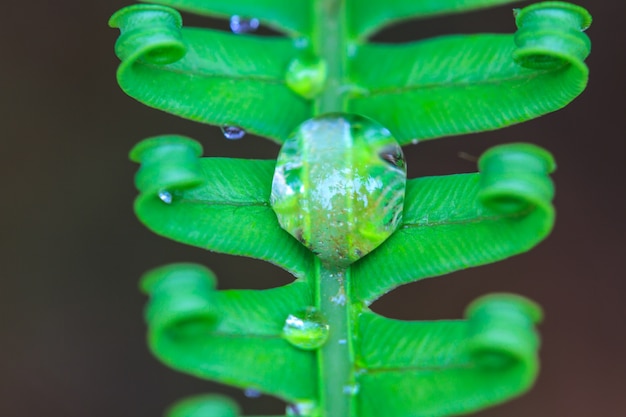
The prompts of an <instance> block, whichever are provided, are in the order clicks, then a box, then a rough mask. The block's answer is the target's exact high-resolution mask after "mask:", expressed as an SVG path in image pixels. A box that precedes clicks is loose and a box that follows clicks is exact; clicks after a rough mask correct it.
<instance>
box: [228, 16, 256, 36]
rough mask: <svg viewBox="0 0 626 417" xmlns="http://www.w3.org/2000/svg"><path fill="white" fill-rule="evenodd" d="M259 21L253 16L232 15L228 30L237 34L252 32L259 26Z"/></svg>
mask: <svg viewBox="0 0 626 417" xmlns="http://www.w3.org/2000/svg"><path fill="white" fill-rule="evenodd" d="M259 23H260V22H259V19H257V18H254V17H253V18H251V19H245V18H243V17H241V16H238V15H234V16H231V18H230V30H232V32H233V33H237V34H240V33H249V32H254V31H255V30H257V29H258V28H259Z"/></svg>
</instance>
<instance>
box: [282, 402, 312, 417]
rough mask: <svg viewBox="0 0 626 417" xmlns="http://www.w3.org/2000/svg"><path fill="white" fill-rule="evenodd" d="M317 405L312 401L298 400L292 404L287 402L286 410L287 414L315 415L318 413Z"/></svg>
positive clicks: (308, 416)
mask: <svg viewBox="0 0 626 417" xmlns="http://www.w3.org/2000/svg"><path fill="white" fill-rule="evenodd" d="M316 410H317V407H316V405H315V402H313V401H299V402H297V403H293V404H287V410H286V411H287V412H286V414H287V415H288V416H304V417H315V416H317V415H318V414H317V413H316Z"/></svg>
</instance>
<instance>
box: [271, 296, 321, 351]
mask: <svg viewBox="0 0 626 417" xmlns="http://www.w3.org/2000/svg"><path fill="white" fill-rule="evenodd" d="M329 329H330V326H329V325H328V323H327V322H326V320H325V319H324V316H322V313H320V312H319V311H318V310H317V309H316V308H315V307H306V308H304V309H302V310H299V311H297V312H295V313H292V314H290V315H289V316H287V319H286V320H285V325H284V326H283V333H282V336H283V337H284V338H285V340H287V341H288V342H289V343H291V344H292V345H294V346H295V347H297V348H300V349H305V350H312V349H317V348H319V347H320V346H322V345H323V344H324V343H326V340H328V332H329Z"/></svg>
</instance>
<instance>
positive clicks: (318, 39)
mask: <svg viewBox="0 0 626 417" xmlns="http://www.w3.org/2000/svg"><path fill="white" fill-rule="evenodd" d="M314 8H315V9H314V16H315V17H314V29H313V38H312V43H313V49H314V51H315V54H316V55H317V56H318V57H320V58H321V59H322V60H323V61H324V62H325V63H326V69H327V78H326V83H325V86H324V90H323V91H322V93H321V94H320V95H319V96H318V97H317V98H316V100H315V106H314V109H315V110H314V111H315V115H320V114H325V113H331V112H342V111H345V106H346V100H345V93H346V92H345V89H344V86H345V85H346V73H347V69H346V65H347V64H346V62H347V48H348V42H347V39H348V37H347V32H346V7H345V4H344V1H343V0H318V1H316V2H315V6H314ZM349 280H350V269H349V268H348V269H339V268H334V267H332V266H329V265H324V264H322V263H321V262H320V261H319V260H318V261H317V262H316V292H315V293H316V295H317V297H316V306H317V307H318V309H319V310H320V311H321V313H322V314H323V315H324V316H325V318H326V319H327V320H328V323H329V325H330V333H329V338H328V341H327V342H326V343H325V344H324V346H323V347H322V348H320V349H319V351H318V356H317V357H318V369H319V400H320V409H321V415H322V416H323V417H352V416H354V415H355V402H356V400H355V398H356V397H355V395H354V394H356V391H357V390H358V388H356V385H355V377H354V367H353V364H354V353H353V349H352V331H351V327H350V324H351V317H350V305H351V304H350V299H349V294H348V290H347V289H348V288H350V286H349Z"/></svg>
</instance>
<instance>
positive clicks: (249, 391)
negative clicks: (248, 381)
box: [243, 388, 262, 398]
mask: <svg viewBox="0 0 626 417" xmlns="http://www.w3.org/2000/svg"><path fill="white" fill-rule="evenodd" d="M243 395H245V396H246V397H248V398H259V397H260V396H261V395H262V394H261V391H259V390H257V389H254V388H246V389H245V390H243Z"/></svg>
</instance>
